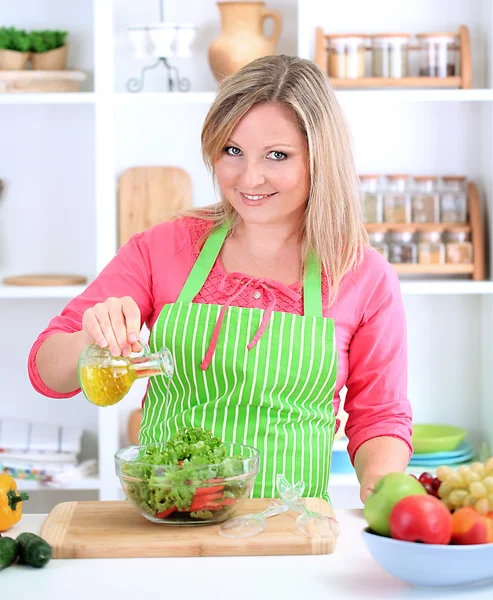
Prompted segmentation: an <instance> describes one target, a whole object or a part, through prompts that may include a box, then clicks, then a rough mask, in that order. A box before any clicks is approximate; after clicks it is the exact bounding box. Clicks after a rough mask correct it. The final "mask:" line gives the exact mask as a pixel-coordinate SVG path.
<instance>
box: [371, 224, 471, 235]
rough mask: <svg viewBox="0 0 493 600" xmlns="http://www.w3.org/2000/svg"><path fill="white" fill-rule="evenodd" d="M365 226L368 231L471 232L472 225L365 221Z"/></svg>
mask: <svg viewBox="0 0 493 600" xmlns="http://www.w3.org/2000/svg"><path fill="white" fill-rule="evenodd" d="M365 228H366V231H368V233H375V232H380V231H381V232H384V231H394V232H399V233H401V232H404V231H411V232H414V231H417V232H421V231H440V232H442V233H443V232H444V231H464V232H466V233H470V232H471V226H470V225H468V224H464V225H459V224H456V223H365Z"/></svg>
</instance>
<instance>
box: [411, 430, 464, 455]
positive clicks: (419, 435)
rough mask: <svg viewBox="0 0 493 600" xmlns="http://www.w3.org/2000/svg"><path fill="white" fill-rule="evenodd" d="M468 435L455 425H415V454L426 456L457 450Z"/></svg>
mask: <svg viewBox="0 0 493 600" xmlns="http://www.w3.org/2000/svg"><path fill="white" fill-rule="evenodd" d="M466 434H467V431H466V430H465V429H463V428H462V427H455V426H454V425H413V447H414V452H415V454H425V453H428V452H449V451H451V450H455V449H456V448H457V447H458V446H459V445H460V444H461V442H462V441H463V440H464V438H465V437H466Z"/></svg>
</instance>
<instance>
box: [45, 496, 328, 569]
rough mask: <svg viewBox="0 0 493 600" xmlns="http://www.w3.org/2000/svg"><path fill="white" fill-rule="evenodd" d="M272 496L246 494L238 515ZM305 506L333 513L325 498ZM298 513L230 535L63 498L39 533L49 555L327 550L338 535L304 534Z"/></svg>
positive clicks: (124, 506)
mask: <svg viewBox="0 0 493 600" xmlns="http://www.w3.org/2000/svg"><path fill="white" fill-rule="evenodd" d="M270 502H271V501H270V500H269V499H266V498H253V499H248V500H246V501H245V503H244V504H243V505H242V506H241V508H240V509H238V513H237V514H239V515H240V514H248V513H255V512H260V511H262V510H264V509H265V508H267V506H268V505H269V503H270ZM306 504H307V506H308V507H309V508H310V509H312V510H316V511H319V512H321V513H323V514H327V515H330V516H334V513H333V512H332V509H331V508H330V505H329V504H328V503H327V502H325V501H324V500H320V499H316V498H308V499H307V500H306ZM297 516H298V515H297V513H294V512H293V511H287V512H285V513H283V514H280V515H277V516H275V517H271V518H269V519H267V527H266V529H265V530H264V531H263V532H262V533H259V534H258V535H254V536H252V537H249V538H242V539H228V538H224V537H222V536H221V535H220V534H219V533H218V529H219V525H205V526H195V527H183V526H182V527H179V526H174V527H173V526H170V525H161V524H156V523H151V522H150V521H148V520H147V519H145V518H144V517H143V516H142V515H141V514H140V513H139V512H138V511H137V510H136V509H135V508H134V507H133V506H132V505H131V504H130V503H128V502H125V501H99V502H62V503H61V504H58V505H57V506H55V508H54V509H53V510H52V511H51V513H50V514H49V515H48V517H47V518H46V521H45V522H44V524H43V526H42V529H41V537H42V538H43V539H45V540H46V541H47V542H48V543H49V544H50V545H51V547H52V556H53V558H149V557H162V556H272V555H301V554H330V553H331V552H333V551H334V549H335V545H336V540H335V539H332V538H329V539H322V540H318V539H314V538H308V537H306V536H304V535H303V534H302V533H301V532H299V531H298V529H297V527H296V518H297Z"/></svg>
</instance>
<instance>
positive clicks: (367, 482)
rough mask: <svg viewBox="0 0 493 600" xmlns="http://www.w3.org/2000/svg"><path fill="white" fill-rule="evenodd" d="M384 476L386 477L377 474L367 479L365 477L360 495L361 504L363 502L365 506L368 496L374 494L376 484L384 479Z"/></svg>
mask: <svg viewBox="0 0 493 600" xmlns="http://www.w3.org/2000/svg"><path fill="white" fill-rule="evenodd" d="M383 475H384V473H382V474H375V475H365V477H363V479H362V481H361V484H360V493H359V496H360V498H361V502H363V504H366V501H367V499H368V496H369V495H370V494H371V493H372V492H373V488H374V487H375V484H376V483H377V481H378V480H379V479H380V478H381V477H383Z"/></svg>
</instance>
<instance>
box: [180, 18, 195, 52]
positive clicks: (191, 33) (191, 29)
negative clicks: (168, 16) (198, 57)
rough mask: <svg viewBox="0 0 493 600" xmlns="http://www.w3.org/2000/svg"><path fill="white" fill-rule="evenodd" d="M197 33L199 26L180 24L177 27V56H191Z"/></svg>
mask: <svg viewBox="0 0 493 600" xmlns="http://www.w3.org/2000/svg"><path fill="white" fill-rule="evenodd" d="M196 35H197V26H196V25H190V24H180V25H178V26H177V29H176V38H175V56H178V57H180V58H191V57H192V52H191V50H190V46H191V45H192V42H193V41H194V39H195V36H196Z"/></svg>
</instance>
